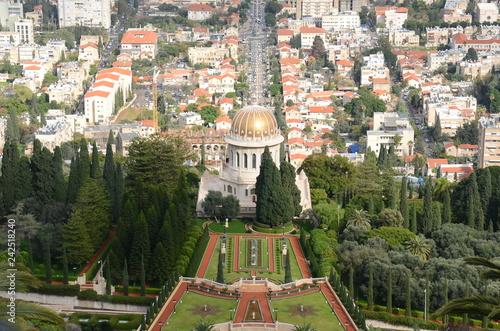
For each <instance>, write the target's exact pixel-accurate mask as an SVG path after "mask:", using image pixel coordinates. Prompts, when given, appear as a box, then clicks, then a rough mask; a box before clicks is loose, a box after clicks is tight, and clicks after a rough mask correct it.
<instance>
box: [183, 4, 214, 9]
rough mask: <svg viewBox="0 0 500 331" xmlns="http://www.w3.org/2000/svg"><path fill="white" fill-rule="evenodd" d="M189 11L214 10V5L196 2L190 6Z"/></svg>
mask: <svg viewBox="0 0 500 331" xmlns="http://www.w3.org/2000/svg"><path fill="white" fill-rule="evenodd" d="M187 10H188V11H214V9H213V8H212V7H210V6H209V5H205V4H198V3H197V4H194V5H191V6H189V7H188V9H187Z"/></svg>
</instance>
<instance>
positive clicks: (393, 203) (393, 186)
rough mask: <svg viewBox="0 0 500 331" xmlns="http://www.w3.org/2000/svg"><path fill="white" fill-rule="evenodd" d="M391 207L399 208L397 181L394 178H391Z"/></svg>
mask: <svg viewBox="0 0 500 331" xmlns="http://www.w3.org/2000/svg"><path fill="white" fill-rule="evenodd" d="M389 208H390V209H393V210H397V194H396V183H394V180H391V200H390V205H389Z"/></svg>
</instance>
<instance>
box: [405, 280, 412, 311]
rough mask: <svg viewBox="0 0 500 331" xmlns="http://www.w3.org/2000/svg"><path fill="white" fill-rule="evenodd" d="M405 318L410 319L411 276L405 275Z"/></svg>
mask: <svg viewBox="0 0 500 331" xmlns="http://www.w3.org/2000/svg"><path fill="white" fill-rule="evenodd" d="M405 315H406V317H411V275H410V273H409V272H407V273H406V309H405Z"/></svg>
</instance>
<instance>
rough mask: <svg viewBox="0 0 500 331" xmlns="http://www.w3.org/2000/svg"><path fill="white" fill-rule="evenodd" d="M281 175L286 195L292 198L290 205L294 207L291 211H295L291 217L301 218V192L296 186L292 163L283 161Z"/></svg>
mask: <svg viewBox="0 0 500 331" xmlns="http://www.w3.org/2000/svg"><path fill="white" fill-rule="evenodd" d="M280 173H281V183H282V184H283V189H284V191H285V194H286V195H288V196H289V197H290V204H291V206H292V208H291V209H290V210H291V211H293V214H292V215H291V216H299V215H300V213H301V212H302V206H301V205H300V190H299V188H298V187H297V185H296V184H295V168H294V167H293V165H291V164H290V163H288V162H286V161H282V162H281V165H280ZM290 219H291V217H290Z"/></svg>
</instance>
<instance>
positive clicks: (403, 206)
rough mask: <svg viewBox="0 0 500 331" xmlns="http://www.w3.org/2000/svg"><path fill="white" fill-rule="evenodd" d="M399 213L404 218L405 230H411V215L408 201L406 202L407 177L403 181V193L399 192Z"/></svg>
mask: <svg viewBox="0 0 500 331" xmlns="http://www.w3.org/2000/svg"><path fill="white" fill-rule="evenodd" d="M399 212H400V213H401V215H402V216H403V228H405V229H409V228H410V219H409V218H410V215H409V213H408V201H407V200H406V176H403V179H402V180H401V191H400V192H399Z"/></svg>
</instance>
